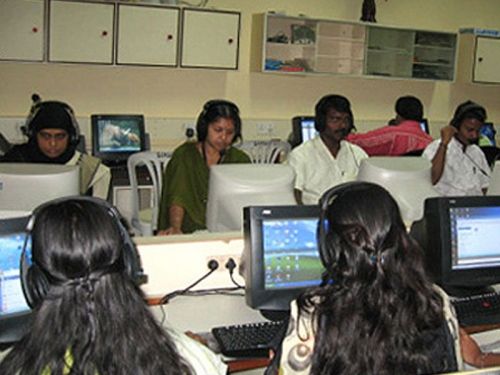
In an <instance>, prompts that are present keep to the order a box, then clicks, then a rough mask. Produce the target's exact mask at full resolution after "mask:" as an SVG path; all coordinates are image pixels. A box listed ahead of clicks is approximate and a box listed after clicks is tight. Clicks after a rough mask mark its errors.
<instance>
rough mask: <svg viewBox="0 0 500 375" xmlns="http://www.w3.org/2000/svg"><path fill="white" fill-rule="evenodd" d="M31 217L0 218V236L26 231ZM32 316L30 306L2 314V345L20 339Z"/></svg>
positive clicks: (0, 318) (0, 329)
mask: <svg viewBox="0 0 500 375" xmlns="http://www.w3.org/2000/svg"><path fill="white" fill-rule="evenodd" d="M29 219H30V216H21V217H13V218H2V219H0V223H1V225H0V236H6V235H10V234H14V233H20V234H21V233H23V232H24V233H25V232H26V226H27V224H28V221H29ZM0 251H1V249H0ZM20 264H21V258H19V267H20ZM31 316H32V310H31V309H30V308H28V309H27V310H24V311H16V312H13V313H10V314H5V315H0V345H1V346H4V345H10V344H12V343H14V342H16V341H18V340H20V339H21V338H22V336H23V335H24V334H25V333H26V329H27V327H28V325H29V322H30V319H31Z"/></svg>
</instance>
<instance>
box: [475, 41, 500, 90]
mask: <svg viewBox="0 0 500 375" xmlns="http://www.w3.org/2000/svg"><path fill="white" fill-rule="evenodd" d="M499 61H500V39H498V38H488V37H481V36H478V37H477V38H476V53H475V58H474V82H492V83H493V82H494V83H500V69H499V67H498V62H499Z"/></svg>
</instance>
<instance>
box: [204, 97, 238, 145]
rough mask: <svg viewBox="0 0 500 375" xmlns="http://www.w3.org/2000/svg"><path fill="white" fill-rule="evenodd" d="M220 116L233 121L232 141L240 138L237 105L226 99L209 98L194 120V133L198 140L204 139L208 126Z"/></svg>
mask: <svg viewBox="0 0 500 375" xmlns="http://www.w3.org/2000/svg"><path fill="white" fill-rule="evenodd" d="M220 118H228V119H231V120H233V123H234V138H233V141H232V143H234V142H236V141H237V140H238V139H240V138H241V118H240V110H239V109H238V106H237V105H236V104H234V103H233V102H230V101H228V100H209V101H208V102H206V103H205V105H204V106H203V110H202V111H201V113H200V115H199V116H198V120H197V121H196V133H197V138H198V141H199V142H203V141H205V139H206V138H207V134H208V126H209V125H210V124H211V123H213V122H215V121H217V120H218V119H220Z"/></svg>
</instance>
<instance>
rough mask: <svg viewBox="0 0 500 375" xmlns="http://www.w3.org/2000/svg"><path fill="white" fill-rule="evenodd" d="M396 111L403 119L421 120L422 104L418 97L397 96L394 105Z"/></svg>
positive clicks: (422, 113) (422, 114)
mask: <svg viewBox="0 0 500 375" xmlns="http://www.w3.org/2000/svg"><path fill="white" fill-rule="evenodd" d="M395 111H396V113H397V114H398V115H399V116H401V117H402V118H404V119H405V120H414V121H422V118H423V117H424V106H423V105H422V102H421V101H420V99H418V98H417V97H415V96H411V95H407V96H402V97H400V98H398V100H397V101H396V105H395Z"/></svg>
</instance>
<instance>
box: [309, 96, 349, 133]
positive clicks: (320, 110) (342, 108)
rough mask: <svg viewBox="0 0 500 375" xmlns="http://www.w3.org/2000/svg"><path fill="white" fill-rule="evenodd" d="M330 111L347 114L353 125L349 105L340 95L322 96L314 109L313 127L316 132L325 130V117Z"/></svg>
mask: <svg viewBox="0 0 500 375" xmlns="http://www.w3.org/2000/svg"><path fill="white" fill-rule="evenodd" d="M330 109H334V110H336V111H338V112H343V113H347V114H348V116H349V118H350V120H352V123H353V124H354V119H353V114H352V111H351V103H350V102H349V100H348V99H347V98H346V97H345V96H342V95H326V96H323V97H322V98H321V99H320V100H319V102H318V103H317V104H316V107H315V122H314V127H315V128H316V130H317V131H318V132H320V133H321V132H322V131H323V130H325V128H326V115H327V113H328V111H329V110H330Z"/></svg>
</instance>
